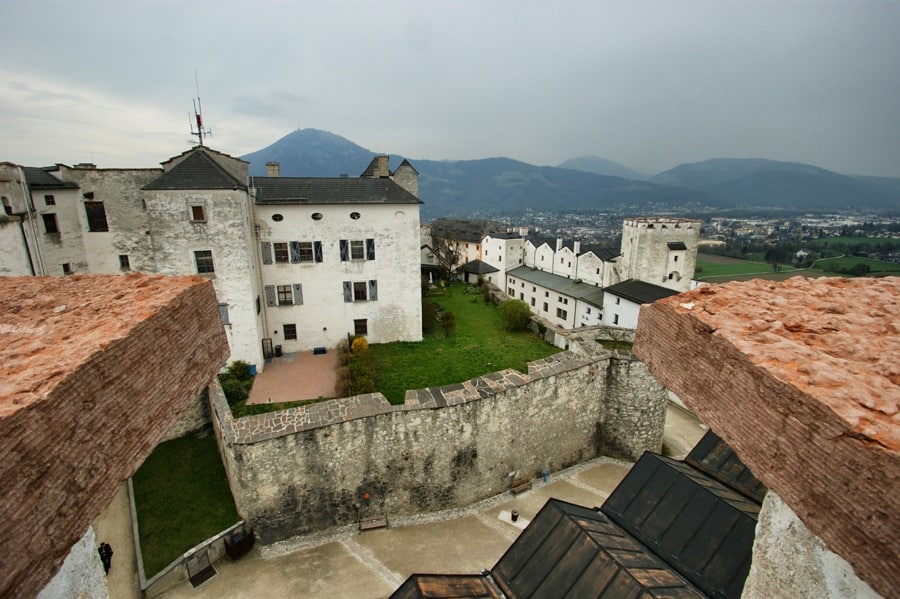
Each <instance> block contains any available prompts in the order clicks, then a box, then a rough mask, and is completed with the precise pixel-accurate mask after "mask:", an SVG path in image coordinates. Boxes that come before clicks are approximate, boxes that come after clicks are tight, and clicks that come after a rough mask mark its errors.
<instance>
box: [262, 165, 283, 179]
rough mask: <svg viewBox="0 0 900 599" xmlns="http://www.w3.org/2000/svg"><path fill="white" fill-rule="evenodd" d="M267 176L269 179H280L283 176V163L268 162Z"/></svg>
mask: <svg viewBox="0 0 900 599" xmlns="http://www.w3.org/2000/svg"><path fill="white" fill-rule="evenodd" d="M266 176H267V177H280V176H281V163H280V162H267V163H266Z"/></svg>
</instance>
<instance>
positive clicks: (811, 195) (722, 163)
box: [650, 158, 900, 211]
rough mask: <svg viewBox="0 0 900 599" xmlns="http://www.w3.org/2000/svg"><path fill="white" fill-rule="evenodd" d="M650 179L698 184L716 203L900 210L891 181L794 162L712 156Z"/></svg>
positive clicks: (685, 184)
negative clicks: (883, 181) (879, 183)
mask: <svg viewBox="0 0 900 599" xmlns="http://www.w3.org/2000/svg"><path fill="white" fill-rule="evenodd" d="M875 179H882V178H881V177H876V178H875ZM650 180H651V181H652V182H654V183H663V184H667V185H680V186H682V187H686V188H690V189H696V190H698V191H702V192H704V193H706V194H707V195H708V196H710V197H711V198H712V199H713V201H714V202H715V203H716V204H718V205H725V206H731V207H735V208H759V207H765V208H779V209H793V210H817V211H821V210H846V209H848V208H865V209H887V210H891V209H893V210H898V209H900V193H898V192H897V191H894V192H893V193H892V191H891V188H890V186H889V185H882V186H879V185H875V184H873V183H872V182H870V181H867V180H865V179H864V178H858V177H848V176H846V175H840V174H838V173H835V172H832V171H828V170H825V169H822V168H819V167H816V166H812V165H809V164H800V163H796V162H779V161H775V160H764V159H758V158H754V159H744V158H716V159H713V160H706V161H704V162H696V163H692V164H682V165H680V166H676V167H675V168H673V169H671V170H668V171H665V172H663V173H659V174H658V175H656V176H655V177H652V178H651V179H650ZM888 181H890V180H888Z"/></svg>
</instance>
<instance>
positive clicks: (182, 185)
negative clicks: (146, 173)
mask: <svg viewBox="0 0 900 599" xmlns="http://www.w3.org/2000/svg"><path fill="white" fill-rule="evenodd" d="M142 189H146V190H170V189H171V190H180V189H247V186H246V185H244V184H243V183H241V182H240V181H238V180H237V179H235V178H234V177H233V176H231V174H229V173H228V171H226V170H225V169H224V168H222V167H221V166H219V164H218V163H217V162H216V161H215V160H213V159H212V158H211V157H210V155H209V154H207V153H206V151H204V150H202V149H196V150H193V151H192V153H191V155H189V156H188V157H187V158H185V159H184V160H182V161H181V162H179V163H178V164H176V165H175V166H173V167H172V169H171V170H169V171H167V172H166V173H164V174H163V175H162V176H161V177H159V178H158V179H156V180H154V181H151V182H150V183H148V184H147V185H145V186H144V187H143V188H142Z"/></svg>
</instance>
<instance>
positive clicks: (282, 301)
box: [276, 285, 294, 306]
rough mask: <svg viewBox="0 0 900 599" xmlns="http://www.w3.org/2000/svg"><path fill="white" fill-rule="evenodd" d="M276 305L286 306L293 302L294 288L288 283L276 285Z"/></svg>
mask: <svg viewBox="0 0 900 599" xmlns="http://www.w3.org/2000/svg"><path fill="white" fill-rule="evenodd" d="M276 289H277V291H278V305H279V306H287V305H291V304H293V303H294V290H293V289H291V286H290V285H278V287H277V288H276Z"/></svg>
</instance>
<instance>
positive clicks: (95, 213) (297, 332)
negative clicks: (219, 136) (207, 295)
mask: <svg viewBox="0 0 900 599" xmlns="http://www.w3.org/2000/svg"><path fill="white" fill-rule="evenodd" d="M248 166H249V164H248V163H247V162H245V161H243V160H240V159H238V158H234V157H232V156H228V155H226V154H223V153H220V152H216V151H214V150H211V149H209V148H206V147H203V146H198V147H195V148H193V149H191V150H188V151H186V152H184V153H182V154H180V155H179V156H176V157H174V158H171V159H169V160H167V161H166V162H163V163H162V168H151V169H99V168H97V167H96V166H95V165H93V164H78V165H75V166H73V167H68V166H65V165H56V166H54V167H50V168H32V167H21V166H19V165H15V164H12V163H9V162H3V163H0V197H2V202H3V208H4V210H3V213H2V214H0V252H2V257H0V274H3V275H60V276H61V275H69V274H79V273H107V274H108V273H118V272H128V271H143V272H148V273H162V274H172V275H188V274H194V275H200V276H203V277H208V278H210V279H211V280H212V282H213V285H214V286H215V289H216V295H217V296H218V299H219V302H220V304H219V307H220V311H221V314H222V321H223V323H224V324H225V329H226V332H227V334H228V340H229V343H230V346H231V354H232V355H231V359H233V360H237V359H240V360H245V361H247V362H249V363H250V364H254V365H256V366H257V368H258V369H259V370H262V369H263V367H264V366H263V365H264V363H265V360H266V358H268V357H271V356H272V355H273V354H274V353H275V352H276V351H277V350H281V351H284V352H292V351H299V350H307V349H313V348H316V347H331V346H334V345H335V344H337V343H338V342H339V341H341V340H342V339H344V338H346V336H347V335H348V334H363V335H366V336H367V337H368V338H369V341H370V342H373V343H382V342H390V341H418V340H421V338H422V332H421V331H422V328H421V301H420V288H421V286H420V274H419V273H420V265H419V246H420V243H419V205H420V204H421V201H420V200H419V198H418V197H417V194H418V182H417V181H418V173H417V172H416V170H415V169H414V168H413V167H412V165H410V164H409V162H407V161H403V163H402V164H400V166H399V167H398V168H397V169H396V171H394V172H391V171H390V170H389V168H388V158H387V157H386V156H379V157H376V158H375V159H374V160H373V161H372V163H371V164H370V165H369V167H368V168H367V169H366V170H365V172H363V174H362V175H361V176H360V177H358V178H350V177H340V178H290V177H280V176H278V175H279V172H278V167H277V165H276V164H270V165H268V173H267V174H268V176H266V177H253V178H251V177H249V176H248Z"/></svg>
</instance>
